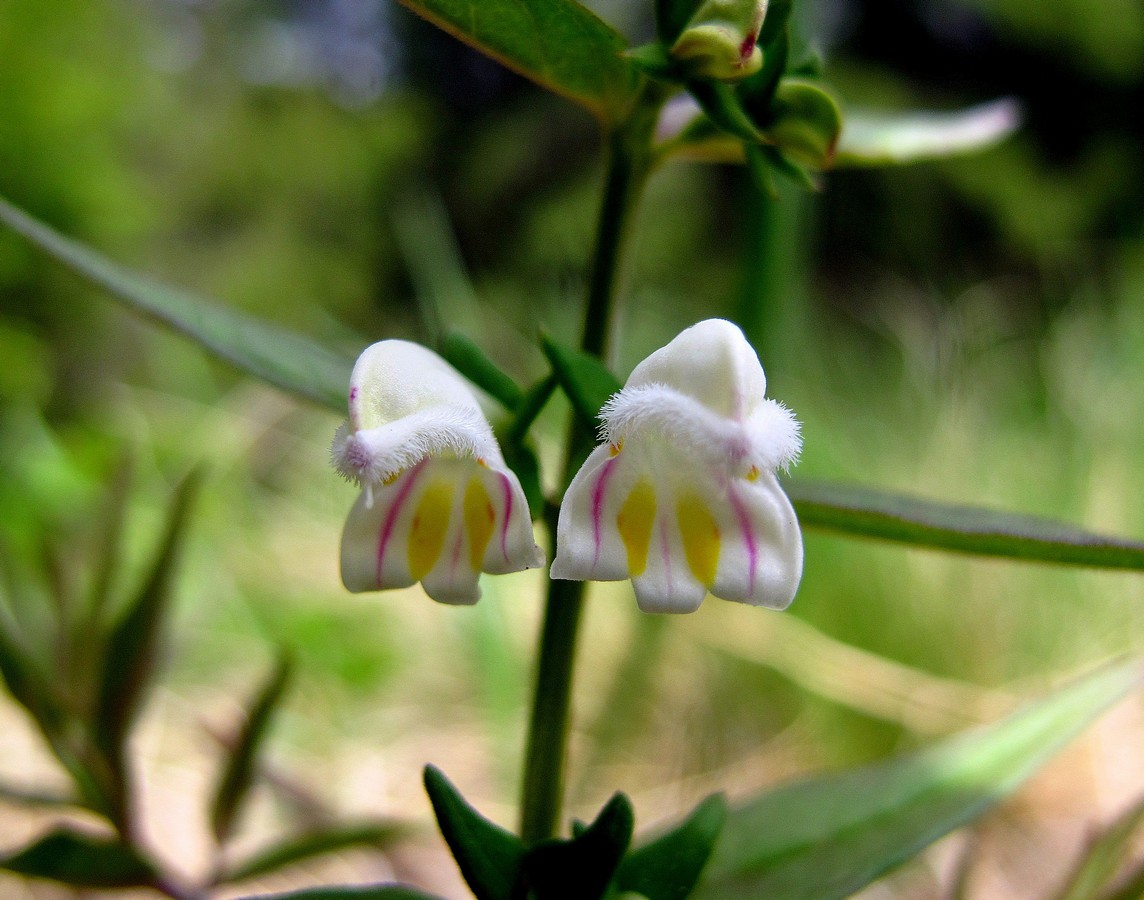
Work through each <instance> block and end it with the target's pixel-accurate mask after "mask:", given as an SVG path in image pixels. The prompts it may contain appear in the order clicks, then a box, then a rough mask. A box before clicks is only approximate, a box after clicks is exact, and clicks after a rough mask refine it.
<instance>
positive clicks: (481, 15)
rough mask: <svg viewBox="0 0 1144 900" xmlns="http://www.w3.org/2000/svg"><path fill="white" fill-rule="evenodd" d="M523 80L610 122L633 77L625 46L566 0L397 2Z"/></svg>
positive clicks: (627, 99) (626, 102) (625, 101)
mask: <svg viewBox="0 0 1144 900" xmlns="http://www.w3.org/2000/svg"><path fill="white" fill-rule="evenodd" d="M401 3H402V4H403V5H404V6H407V7H408V8H409V9H411V10H413V12H415V13H417V14H418V15H419V16H423V17H424V18H426V19H428V20H429V21H430V22H432V23H433V24H435V25H437V26H438V27H440V28H442V29H444V30H445V31H447V32H449V33H450V34H452V35H453V36H454V37H456V38H459V39H460V40H462V41H464V42H465V43H467V44H469V45H470V46H472V47H474V48H476V49H477V50H480V51H481V52H482V53H485V54H487V55H488V56H491V57H492V58H493V59H496V60H498V61H499V62H501V63H503V64H504V65H505V66H507V67H508V68H510V69H513V70H515V71H516V72H519V73H520V74H521V75H523V76H524V77H525V78H529V79H531V80H532V81H535V82H536V83H537V84H539V85H542V86H543V87H546V88H548V89H550V90H552V91H555V92H556V93H558V94H561V95H563V96H565V97H567V98H568V99H569V100H572V101H573V102H575V103H579V104H580V105H581V106H584V107H586V108H587V109H588V110H589V111H591V112H592V113H593V114H594V115H595V116H596V117H597V118H599V119H601V120H602V121H604V122H617V121H619V120H620V119H621V118H622V117H623V116H624V114H625V113H626V112H627V110H628V107H629V106H630V105H631V103H632V101H633V100H634V99H635V95H636V92H637V90H638V88H639V84H640V76H639V73H638V71H637V69H636V67H635V66H633V65H632V64H631V63H630V62H629V61H628V60H626V59H624V58H623V57H622V56H621V54H622V52H623V51H624V50H625V49H627V42H626V41H625V40H624V38H623V37H622V36H621V35H620V34H619V33H618V32H616V31H615V30H613V29H612V28H611V26H609V25H607V24H606V23H605V22H604V21H603V20H601V19H599V18H598V17H597V16H596V15H595V14H593V13H592V12H590V11H589V10H587V9H585V8H584V7H583V6H581V5H580V4H579V3H575V2H573V0H401Z"/></svg>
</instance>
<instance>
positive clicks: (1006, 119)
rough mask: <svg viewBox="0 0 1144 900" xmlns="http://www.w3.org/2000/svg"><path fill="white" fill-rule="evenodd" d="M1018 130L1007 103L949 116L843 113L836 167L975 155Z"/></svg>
mask: <svg viewBox="0 0 1144 900" xmlns="http://www.w3.org/2000/svg"><path fill="white" fill-rule="evenodd" d="M1020 124H1021V107H1020V105H1019V104H1018V103H1017V102H1016V101H1015V100H1013V99H1012V98H1004V99H1001V100H994V101H993V102H991V103H982V104H981V105H979V106H973V107H970V108H969V109H963V110H957V111H955V112H945V113H935V112H924V113H899V114H894V113H877V112H873V111H863V110H855V109H847V111H846V120H845V123H844V125H843V128H842V136H841V137H840V139H839V142H838V154H837V156H836V159H835V164H836V165H837V166H892V165H905V164H907V163H912V162H919V161H921V160H926V159H939V158H941V157H945V156H954V155H957V154H960V153H976V152H978V151H981V150H986V149H988V148H989V147H992V146H993V145H994V144H996V143H998V142H1000V141H1003V140H1004V139H1005V138H1007V137H1008V136H1009V135H1011V134H1012V133H1013V132H1014V131H1016V130H1017V128H1018V127H1019V126H1020Z"/></svg>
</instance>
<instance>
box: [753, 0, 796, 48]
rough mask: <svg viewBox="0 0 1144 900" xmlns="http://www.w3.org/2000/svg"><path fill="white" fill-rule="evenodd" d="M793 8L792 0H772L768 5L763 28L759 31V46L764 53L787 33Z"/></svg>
mask: <svg viewBox="0 0 1144 900" xmlns="http://www.w3.org/2000/svg"><path fill="white" fill-rule="evenodd" d="M793 8H794V3H793V2H792V0H770V2H769V3H768V4H767V14H766V16H765V17H764V18H763V27H762V28H761V29H759V46H760V47H762V48H763V52H764V53H766V52H767V51H768V50H769V49H770V47H771V45H772V44H773V43H774V42H775V41H776V40H777V39H779V38H780V37H782V35H783V34H784V32H785V31H786V26H787V22H789V21H790V14H791V10H792V9H793Z"/></svg>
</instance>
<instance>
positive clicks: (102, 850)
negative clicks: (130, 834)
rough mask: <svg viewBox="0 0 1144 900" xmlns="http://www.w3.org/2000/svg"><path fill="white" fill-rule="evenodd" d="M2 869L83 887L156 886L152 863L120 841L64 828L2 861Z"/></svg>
mask: <svg viewBox="0 0 1144 900" xmlns="http://www.w3.org/2000/svg"><path fill="white" fill-rule="evenodd" d="M0 869H6V870H7V871H9V872H15V873H17V874H18V875H23V876H25V877H29V878H47V879H50V880H52V881H57V882H61V883H63V884H67V885H71V886H72V887H79V888H129V887H145V886H148V885H153V884H154V883H155V880H156V873H155V869H154V867H153V866H152V865H151V863H150V862H149V861H148V860H146V859H144V858H143V857H142V856H140V855H139V854H138V853H137V852H136V851H135V850H133V849H131V848H130V847H128V846H126V845H124V844H121V843H119V841H117V840H108V839H104V838H95V837H91V836H89V835H85V834H80V833H79V832H75V831H69V830H66V829H60V830H57V831H54V832H52V833H51V834H49V835H46V836H45V837H42V838H40V840H38V841H36V843H34V844H32V845H31V846H29V847H25V848H24V849H23V850H20V851H18V852H16V853H13V854H12V855H11V856H8V857H7V858H5V859H3V860H0Z"/></svg>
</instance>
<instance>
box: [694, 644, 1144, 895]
mask: <svg viewBox="0 0 1144 900" xmlns="http://www.w3.org/2000/svg"><path fill="white" fill-rule="evenodd" d="M1142 680H1144V668H1142V666H1141V663H1140V661H1139V660H1129V661H1125V662H1119V663H1116V664H1114V665H1109V666H1105V667H1102V668H1101V669H1099V670H1097V671H1096V672H1093V673H1091V674H1089V675H1088V676H1086V677H1085V678H1082V679H1080V680H1078V681H1075V682H1073V683H1071V684H1069V685H1066V686H1065V687H1063V688H1061V689H1060V690H1058V691H1056V692H1055V693H1052V694H1050V695H1049V696H1047V697H1045V698H1043V699H1041V700H1039V701H1038V702H1036V703H1034V704H1032V705H1031V706H1028V707H1027V708H1025V709H1024V710H1022V711H1020V712H1017V713H1015V714H1014V715H1012V716H1010V717H1009V718H1007V719H1004V720H1002V721H1001V722H998V723H996V724H994V725H991V726H989V727H986V728H981V729H976V730H973V731H969V732H966V733H963V734H960V735H957V736H955V737H953V738H951V739H948V740H946V741H943V742H942V743H939V744H937V745H935V746H932V747H929V748H927V749H925V750H922V751H920V752H918V753H913V754H909V755H906V756H902V757H899V758H897V759H891V760H889V761H887V762H885V763H882V764H879V765H876V766H871V767H868V768H864V769H859V770H856V771H851V772H846V773H842V774H839V775H828V776H824V777H820V778H814V779H810V780H808V781H804V782H800V783H795V784H791V785H787V786H784V787H780V788H778V789H776V790H773V791H771V792H769V793H766V794H763V795H762V796H761V797H759V798H758V799H756V800H754V801H752V802H749V803H747V804H746V805H744V806H741V807H739V808H737V809H734V810H732V812H731V813H730V815H729V817H728V820H727V824H726V825H725V826H724V828H723V832H722V835H721V836H720V839H719V841H718V843H717V844H716V847H715V853H714V856H713V858H712V860H711V862H710V864H709V866H708V869H707V871H706V873H705V875H704V877H703V880H702V881H701V882H700V885H699V890H698V891H697V893H696V894H695V896H696V897H697V898H719V900H732V898H738V897H743V898H747V897H750V898H753V897H766V898H768V900H787V898H815V900H829V898H835V897H846V896H849V895H850V894H851V893H853V892H855V891H857V890H859V889H861V888H862V887H864V886H865V885H867V884H869V883H870V882H871V881H873V880H874V879H875V878H878V877H879V876H881V875H882V874H884V873H886V872H887V871H889V870H890V869H892V868H894V867H895V866H897V865H899V864H900V863H902V862H904V861H905V860H907V859H909V858H910V857H912V856H913V855H915V854H916V853H918V852H919V851H920V850H922V849H923V848H925V847H926V846H928V845H929V844H931V843H932V842H933V841H935V840H937V839H938V838H940V837H942V836H943V835H945V834H946V833H948V832H949V831H951V830H953V829H954V828H958V827H960V826H961V825H964V824H966V823H968V822H970V821H972V820H973V819H975V818H977V817H978V816H980V815H981V814H982V813H984V812H985V811H986V810H987V809H988V808H989V807H990V806H992V805H993V804H994V803H996V802H997V801H998V800H1000V799H1001V798H1002V797H1005V796H1006V795H1008V794H1010V793H1011V792H1012V791H1014V790H1015V789H1016V788H1017V787H1018V786H1019V785H1020V784H1021V783H1022V782H1023V781H1024V780H1025V779H1026V778H1028V777H1029V776H1030V775H1031V774H1032V773H1033V772H1034V771H1036V770H1037V769H1038V768H1039V767H1040V766H1041V765H1042V764H1043V763H1044V762H1046V761H1047V760H1048V759H1049V758H1050V757H1051V756H1052V755H1053V754H1055V753H1056V752H1057V751H1058V750H1060V749H1061V748H1062V747H1063V746H1064V745H1065V744H1066V743H1067V742H1068V741H1069V740H1071V739H1072V738H1073V737H1075V736H1076V734H1077V733H1078V732H1080V731H1081V730H1082V729H1083V728H1084V727H1085V726H1086V725H1088V724H1089V723H1090V722H1091V721H1092V720H1093V719H1094V718H1095V717H1096V716H1097V715H1099V714H1100V713H1101V712H1103V711H1104V710H1106V709H1107V708H1108V707H1110V706H1111V705H1112V704H1113V703H1115V702H1116V701H1117V700H1119V699H1120V698H1121V697H1123V696H1124V694H1125V693H1126V692H1127V691H1129V690H1131V689H1132V688H1134V687H1137V686H1139V684H1140V682H1141V681H1142Z"/></svg>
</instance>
